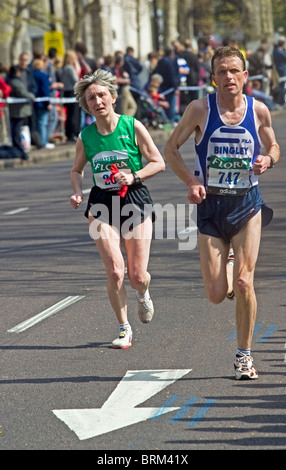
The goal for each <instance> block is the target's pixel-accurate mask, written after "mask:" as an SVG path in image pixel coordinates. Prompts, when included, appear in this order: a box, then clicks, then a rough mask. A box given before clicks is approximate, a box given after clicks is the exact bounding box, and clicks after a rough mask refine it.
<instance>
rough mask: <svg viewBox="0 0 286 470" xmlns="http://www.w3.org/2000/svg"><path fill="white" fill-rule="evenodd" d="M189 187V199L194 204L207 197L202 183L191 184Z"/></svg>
mask: <svg viewBox="0 0 286 470" xmlns="http://www.w3.org/2000/svg"><path fill="white" fill-rule="evenodd" d="M188 187H189V190H188V199H189V201H190V202H191V203H192V204H200V203H201V202H202V201H203V200H204V199H205V198H206V196H207V194H206V189H205V187H204V186H203V185H202V184H190V185H189V186H188Z"/></svg>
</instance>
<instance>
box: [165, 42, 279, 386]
mask: <svg viewBox="0 0 286 470" xmlns="http://www.w3.org/2000/svg"><path fill="white" fill-rule="evenodd" d="M247 74H248V73H247V71H246V69H245V61H244V57H243V55H242V54H241V53H240V51H239V50H237V49H235V48H231V47H223V48H219V49H217V50H216V52H215V54H214V56H213V58H212V79H213V81H214V83H215V84H216V87H217V93H214V94H210V95H207V96H205V97H203V98H201V99H199V100H196V101H193V102H192V103H190V105H189V106H188V107H187V109H186V111H185V113H184V115H183V118H182V120H181V121H180V123H179V124H178V126H177V127H176V129H175V130H174V132H173V134H172V136H171V137H170V139H169V140H168V142H167V144H166V147H165V156H166V159H167V161H168V163H169V165H170V167H171V168H172V169H173V171H174V172H175V173H176V174H177V175H178V176H179V178H180V179H181V180H182V181H183V182H184V183H185V184H186V185H187V187H188V199H189V201H190V202H191V203H192V204H198V208H197V209H198V210H197V214H198V220H197V223H198V230H199V243H200V259H201V269H202V275H203V280H204V285H205V289H206V293H207V296H208V299H209V300H210V301H211V302H213V303H215V304H218V303H220V302H222V301H223V299H224V298H225V297H226V294H227V292H228V285H227V274H226V263H227V259H228V253H229V249H230V244H231V245H232V248H233V251H234V271H233V289H234V293H235V298H236V322H237V338H238V349H237V352H236V356H235V360H234V368H235V376H236V378H237V379H256V378H257V377H258V374H257V372H256V370H255V369H254V367H253V359H252V357H251V355H250V352H251V341H252V335H253V328H254V324H255V319H256V311H257V303H256V296H255V291H254V284H253V278H254V270H255V264H256V260H257V256H258V251H259V243H260V236H261V234H260V232H261V226H263V225H266V224H267V223H269V222H270V220H271V218H272V214H273V212H272V210H271V209H269V208H267V207H266V206H265V204H264V202H263V200H262V197H261V194H260V190H259V187H258V175H261V174H263V173H264V172H265V171H266V170H268V169H269V168H272V167H273V166H274V165H275V164H276V163H277V161H278V160H279V156H280V150H279V146H278V144H277V142H276V138H275V134H274V131H273V128H272V125H271V117H270V113H269V111H268V109H267V108H266V106H265V105H264V104H262V103H260V102H258V101H255V100H254V99H253V98H251V97H248V96H245V95H244V94H243V87H244V84H245V83H246V81H247ZM193 132H194V133H195V149H196V162H195V172H194V174H192V173H191V172H190V170H189V169H188V168H187V166H186V164H185V163H184V161H183V158H182V156H181V154H180V152H179V148H180V147H181V146H182V145H183V143H184V142H185V141H186V140H187V139H188V138H189V137H190V135H191V134H192V133H193ZM261 144H263V145H264V148H265V152H264V153H265V154H264V155H262V154H261V153H260V146H261Z"/></svg>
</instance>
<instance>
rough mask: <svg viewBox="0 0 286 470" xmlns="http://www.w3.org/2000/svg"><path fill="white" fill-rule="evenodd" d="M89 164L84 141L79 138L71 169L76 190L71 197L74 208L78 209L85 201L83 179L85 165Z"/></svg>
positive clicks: (71, 176) (72, 183)
mask: <svg viewBox="0 0 286 470" xmlns="http://www.w3.org/2000/svg"><path fill="white" fill-rule="evenodd" d="M86 164H87V158H86V155H85V151H84V147H83V143H82V141H81V139H77V143H76V156H75V161H74V164H73V167H72V169H71V174H70V180H71V185H72V187H73V190H74V194H73V195H72V196H71V198H70V203H71V205H72V207H73V208H74V209H77V208H78V206H79V205H80V203H81V202H82V201H83V194H82V181H83V175H84V167H85V165H86Z"/></svg>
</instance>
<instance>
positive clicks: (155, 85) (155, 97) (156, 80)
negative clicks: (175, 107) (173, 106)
mask: <svg viewBox="0 0 286 470" xmlns="http://www.w3.org/2000/svg"><path fill="white" fill-rule="evenodd" d="M162 83H163V77H162V76H161V75H159V74H154V75H152V77H151V80H150V82H149V87H148V95H149V96H150V98H151V99H152V101H153V103H154V105H155V106H156V107H157V112H159V114H160V117H161V119H162V122H163V123H168V122H169V119H168V116H167V112H168V110H169V107H170V105H169V103H168V101H167V100H166V97H165V96H164V95H162V94H161V93H160V92H159V90H160V86H161V84H162Z"/></svg>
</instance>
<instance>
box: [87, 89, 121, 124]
mask: <svg viewBox="0 0 286 470" xmlns="http://www.w3.org/2000/svg"><path fill="white" fill-rule="evenodd" d="M85 93H86V95H85V96H86V103H87V105H88V108H89V110H90V111H91V113H92V114H93V115H94V116H95V117H99V116H106V115H107V114H109V113H110V112H111V111H113V104H114V103H115V98H113V97H112V96H111V93H110V91H109V90H108V88H107V87H105V86H102V85H99V84H97V83H94V84H92V85H90V86H89V87H88V89H87V90H86V92H85Z"/></svg>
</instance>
